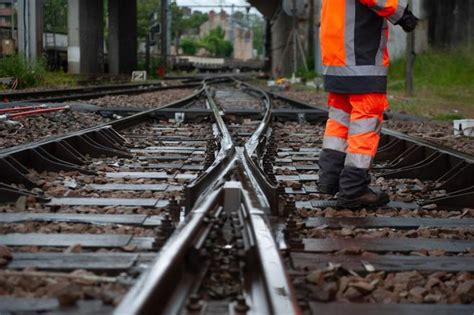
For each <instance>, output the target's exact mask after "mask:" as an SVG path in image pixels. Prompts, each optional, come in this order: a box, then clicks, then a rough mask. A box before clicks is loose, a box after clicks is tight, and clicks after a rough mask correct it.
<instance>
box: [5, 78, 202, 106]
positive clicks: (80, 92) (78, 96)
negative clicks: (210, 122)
mask: <svg viewBox="0 0 474 315" xmlns="http://www.w3.org/2000/svg"><path fill="white" fill-rule="evenodd" d="M195 87H199V84H196V83H192V82H191V83H181V82H176V83H174V84H172V85H166V84H163V83H162V82H159V81H157V82H147V83H126V84H123V83H121V84H108V85H97V86H86V87H75V88H66V89H51V90H41V91H18V92H6V93H1V94H0V99H1V100H2V101H3V102H4V103H3V104H1V105H0V106H1V107H0V108H6V107H11V106H15V105H21V104H25V103H48V102H66V101H74V100H87V99H91V98H96V97H102V96H106V95H124V94H127V95H133V94H141V93H145V92H156V91H164V90H169V89H176V88H180V89H181V88H183V89H184V88H195Z"/></svg>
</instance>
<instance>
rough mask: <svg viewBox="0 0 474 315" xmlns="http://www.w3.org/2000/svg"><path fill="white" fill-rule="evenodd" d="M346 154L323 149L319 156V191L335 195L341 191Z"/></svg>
mask: <svg viewBox="0 0 474 315" xmlns="http://www.w3.org/2000/svg"><path fill="white" fill-rule="evenodd" d="M345 159H346V154H345V153H343V152H339V151H336V150H332V149H323V150H322V152H321V155H320V156H319V173H318V175H319V182H318V191H319V192H320V193H323V194H328V195H335V194H337V192H338V191H339V176H340V175H341V171H342V169H343V168H344V161H345Z"/></svg>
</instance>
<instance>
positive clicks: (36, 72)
mask: <svg viewBox="0 0 474 315" xmlns="http://www.w3.org/2000/svg"><path fill="white" fill-rule="evenodd" d="M45 75H46V66H45V65H44V63H43V62H41V61H40V62H36V63H31V64H28V63H27V62H26V60H25V58H23V57H21V56H18V55H13V56H5V57H3V58H1V59H0V77H14V78H16V79H18V88H27V87H34V86H37V85H41V84H42V83H43V81H44V77H45Z"/></svg>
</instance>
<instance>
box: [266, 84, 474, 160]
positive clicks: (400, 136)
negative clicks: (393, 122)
mask: <svg viewBox="0 0 474 315" xmlns="http://www.w3.org/2000/svg"><path fill="white" fill-rule="evenodd" d="M265 92H266V93H268V94H269V95H270V96H272V98H274V99H281V100H284V101H286V102H288V103H290V104H292V105H294V106H297V107H301V108H309V109H319V110H321V111H323V112H326V113H327V112H328V110H327V109H325V108H323V107H320V106H316V105H312V104H308V103H305V102H302V101H299V100H296V99H293V98H290V97H288V96H284V95H281V94H278V93H274V92H270V91H267V90H265ZM382 134H386V135H389V136H393V137H396V138H398V139H403V140H407V141H410V142H412V143H415V144H417V145H420V146H426V147H429V148H432V149H434V150H437V151H440V152H443V153H447V154H449V155H452V156H454V157H457V158H460V159H463V160H466V161H467V162H469V163H474V156H472V155H470V154H467V153H463V152H460V151H457V150H455V149H452V148H449V147H446V146H443V145H441V144H437V143H433V142H431V141H429V140H426V139H422V138H418V137H414V136H410V135H407V134H405V133H402V132H399V131H396V130H392V129H389V128H385V127H384V128H382Z"/></svg>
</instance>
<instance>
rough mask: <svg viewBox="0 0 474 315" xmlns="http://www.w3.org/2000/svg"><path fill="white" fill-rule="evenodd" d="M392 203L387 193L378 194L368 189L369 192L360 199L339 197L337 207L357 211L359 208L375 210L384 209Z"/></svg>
mask: <svg viewBox="0 0 474 315" xmlns="http://www.w3.org/2000/svg"><path fill="white" fill-rule="evenodd" d="M389 202H390V198H389V196H388V194H387V193H384V192H376V191H373V190H372V189H368V190H367V192H365V193H364V194H362V195H360V196H359V197H345V196H343V195H342V196H339V197H338V199H337V206H338V207H340V208H348V209H357V208H366V207H367V208H373V207H382V206H385V205H386V204H388V203H389Z"/></svg>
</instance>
